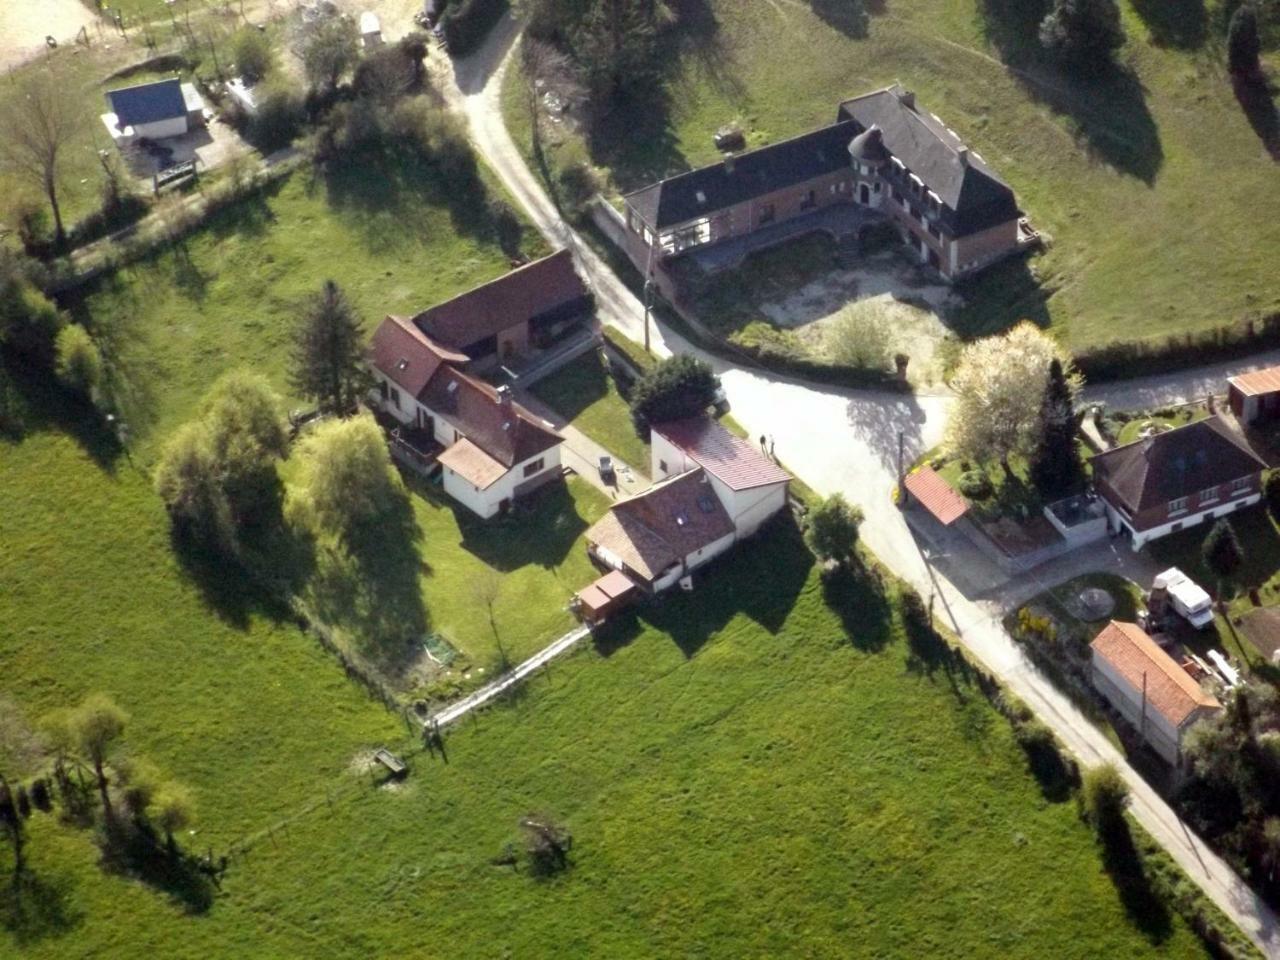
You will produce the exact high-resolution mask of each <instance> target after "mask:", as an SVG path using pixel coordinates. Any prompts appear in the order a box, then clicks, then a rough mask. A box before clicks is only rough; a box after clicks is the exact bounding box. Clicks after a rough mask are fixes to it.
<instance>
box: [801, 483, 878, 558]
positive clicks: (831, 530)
mask: <svg viewBox="0 0 1280 960" xmlns="http://www.w3.org/2000/svg"><path fill="white" fill-rule="evenodd" d="M862 519H863V516H862V510H861V509H859V508H858V507H855V506H850V505H849V504H848V502H846V500H845V499H844V497H843V496H841V495H840V494H838V493H836V494H833V495H832V496H830V497H827V498H826V499H824V500H821V501H820V502H819V503H817V504H816V505H815V506H814V507H813V509H812V510H810V511H809V515H808V517H806V521H807V522H806V524H805V531H804V539H805V543H807V544H808V545H809V549H810V550H812V551H813V552H814V554H815V555H816V556H817V557H818V559H820V560H834V561H835V562H836V563H840V564H846V563H848V562H849V561H851V560H852V559H853V557H854V555H855V553H856V552H857V548H858V527H859V526H860V525H861V523H862Z"/></svg>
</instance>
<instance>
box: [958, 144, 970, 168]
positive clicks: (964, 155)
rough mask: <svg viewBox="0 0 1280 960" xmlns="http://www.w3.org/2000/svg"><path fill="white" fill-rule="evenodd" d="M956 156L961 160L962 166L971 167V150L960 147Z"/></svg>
mask: <svg viewBox="0 0 1280 960" xmlns="http://www.w3.org/2000/svg"><path fill="white" fill-rule="evenodd" d="M956 156H957V157H959V158H960V166H962V167H967V166H968V165H969V148H968V147H960V148H959V149H958V150H957V151H956Z"/></svg>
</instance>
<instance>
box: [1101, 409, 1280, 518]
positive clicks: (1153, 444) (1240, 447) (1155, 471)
mask: <svg viewBox="0 0 1280 960" xmlns="http://www.w3.org/2000/svg"><path fill="white" fill-rule="evenodd" d="M1091 462H1092V463H1093V473H1094V478H1095V479H1096V480H1098V481H1099V482H1101V481H1105V482H1106V484H1107V486H1108V487H1110V488H1111V490H1112V492H1113V493H1114V494H1115V495H1116V496H1117V497H1119V498H1120V500H1121V502H1122V505H1123V506H1124V507H1126V508H1127V509H1128V510H1129V512H1130V513H1140V512H1141V511H1143V510H1149V509H1151V508H1153V507H1158V506H1162V505H1164V504H1166V503H1168V502H1169V501H1170V500H1177V499H1178V498H1180V497H1189V496H1191V495H1193V494H1196V493H1199V492H1200V491H1201V490H1207V489H1208V488H1209V487H1215V486H1218V485H1220V484H1224V483H1230V482H1231V481H1232V480H1238V479H1240V478H1241V477H1248V476H1252V475H1253V474H1255V473H1257V472H1259V471H1260V470H1264V469H1266V466H1267V465H1266V464H1265V463H1263V462H1262V461H1261V460H1260V459H1258V457H1257V455H1256V454H1255V453H1254V452H1253V451H1252V450H1250V449H1249V448H1248V446H1246V445H1245V443H1244V441H1243V440H1242V439H1240V438H1239V437H1238V436H1237V435H1236V434H1235V433H1234V432H1233V431H1232V430H1231V428H1230V427H1228V426H1227V425H1226V423H1224V422H1223V420H1222V418H1221V417H1218V416H1213V417H1210V418H1209V419H1207V420H1199V421H1197V422H1195V423H1189V424H1187V425H1186V426H1185V427H1178V428H1177V429H1175V430H1169V431H1167V432H1165V433H1158V434H1156V435H1155V436H1153V437H1149V438H1147V439H1145V440H1138V441H1135V442H1134V443H1127V444H1125V445H1124V446H1123V447H1116V448H1115V449H1114V450H1108V451H1107V452H1106V453H1099V454H1098V455H1096V456H1095V457H1093V459H1092V461H1091Z"/></svg>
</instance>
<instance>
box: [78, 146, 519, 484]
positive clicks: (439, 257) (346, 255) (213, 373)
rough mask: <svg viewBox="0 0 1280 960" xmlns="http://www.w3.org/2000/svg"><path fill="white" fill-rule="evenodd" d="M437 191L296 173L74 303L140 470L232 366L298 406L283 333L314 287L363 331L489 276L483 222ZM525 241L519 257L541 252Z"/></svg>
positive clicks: (488, 240) (389, 181) (363, 177)
mask: <svg viewBox="0 0 1280 960" xmlns="http://www.w3.org/2000/svg"><path fill="white" fill-rule="evenodd" d="M444 193H445V191H444V188H443V187H442V186H441V185H438V184H434V183H431V182H430V181H422V180H415V178H414V177H413V176H412V171H409V170H403V169H389V170H373V169H368V170H362V171H351V172H350V173H349V174H346V175H341V174H340V175H336V176H335V177H333V178H331V179H329V180H323V179H318V178H313V177H312V176H311V174H310V173H308V172H305V171H304V172H299V173H295V174H293V175H292V176H290V177H288V178H286V179H285V180H283V181H279V182H277V183H274V184H271V185H269V186H268V187H267V188H266V189H265V190H264V191H263V192H262V193H261V194H259V195H256V196H253V197H250V198H248V199H246V200H243V201H241V202H239V203H237V204H235V205H234V206H232V207H229V208H227V209H226V210H223V211H221V212H219V213H218V214H216V215H215V216H213V217H212V218H211V219H210V220H209V222H208V223H207V224H206V225H205V226H204V227H202V228H201V229H200V230H199V231H198V232H197V233H195V234H193V235H192V236H190V237H189V238H187V239H186V240H185V241H183V242H181V243H179V244H177V245H176V246H173V247H170V248H166V249H163V250H162V251H161V252H160V253H158V254H157V255H155V256H153V257H151V258H149V259H147V260H144V261H141V262H139V263H137V264H135V265H133V266H129V267H126V268H124V269H123V270H120V271H118V272H117V273H115V274H113V275H112V276H111V277H109V278H108V279H106V280H105V281H103V282H102V283H100V284H99V285H97V286H96V287H94V288H93V289H91V290H90V291H88V292H87V295H85V296H83V297H81V298H80V299H78V300H77V301H75V302H73V303H72V304H71V308H72V314H73V316H75V317H76V318H77V319H78V320H80V321H81V322H84V323H85V324H86V325H87V326H89V327H90V328H91V329H92V330H93V331H94V333H95V335H97V336H98V337H100V338H101V339H103V340H104V341H105V343H106V345H107V347H108V349H109V350H110V352H111V355H112V357H113V359H114V360H115V362H116V365H117V375H118V377H119V379H120V380H121V381H122V383H123V387H122V392H123V397H122V399H123V402H124V413H125V419H126V421H128V423H129V427H130V431H131V434H132V436H133V437H134V440H135V455H139V456H141V457H142V458H144V459H148V460H149V459H152V458H153V457H154V455H155V453H156V450H157V447H158V445H159V444H160V443H161V442H162V441H163V439H164V437H166V436H167V435H168V434H169V433H170V432H171V431H172V430H173V428H174V427H176V426H177V425H178V424H180V423H182V422H183V421H185V420H187V419H189V418H190V417H191V416H192V415H193V414H194V413H195V412H196V407H197V403H198V401H199V398H200V397H201V395H202V394H203V393H204V392H205V390H206V389H207V388H208V387H209V385H210V384H212V382H213V381H214V380H215V379H217V377H218V376H219V375H220V374H221V373H223V372H224V371H226V370H228V369H230V368H233V367H236V366H250V367H252V368H253V369H254V370H255V371H257V372H258V373H261V374H264V375H265V376H267V377H269V378H270V379H271V381H272V383H273V384H274V385H275V386H276V388H277V389H279V390H281V391H282V392H284V393H285V394H286V396H288V397H289V400H290V403H291V404H292V405H293V406H295V407H296V406H300V405H301V401H300V400H299V399H298V398H297V397H296V396H292V395H290V394H289V392H288V389H289V383H288V369H289V363H290V359H291V357H292V350H293V331H294V329H295V325H296V323H297V320H298V317H299V313H300V311H301V310H302V308H303V305H304V304H305V303H306V301H307V300H308V298H310V297H311V296H313V295H315V294H316V293H317V292H318V291H319V290H320V288H321V285H322V284H323V283H324V281H325V280H327V279H333V280H335V281H336V282H337V283H338V285H339V286H340V287H342V289H343V290H344V291H345V292H346V294H347V296H348V297H349V298H350V299H351V301H352V303H353V304H354V305H355V307H356V309H357V310H358V311H359V313H360V314H361V316H362V318H363V320H364V324H365V327H366V329H368V330H369V332H370V333H371V332H372V330H373V328H374V327H375V326H376V325H377V324H378V323H379V322H380V321H381V320H382V318H383V317H384V316H385V315H386V314H388V313H410V314H412V313H416V312H417V311H419V310H422V309H425V308H426V307H428V306H430V305H432V304H434V303H437V302H439V301H441V300H444V299H447V298H449V297H452V296H455V295H457V294H458V293H461V292H462V291H464V290H467V289H469V288H471V287H473V286H476V285H478V284H480V283H484V282H486V281H488V280H491V279H493V278H494V277H497V276H499V275H501V274H502V273H503V272H504V271H505V270H506V269H507V267H508V263H507V259H506V258H505V257H504V256H503V254H502V251H501V250H500V249H499V248H498V245H497V243H496V238H495V237H494V236H493V234H492V230H491V227H490V226H489V224H488V223H487V222H485V221H483V220H480V219H477V218H476V217H475V215H474V211H472V210H471V209H470V208H469V207H467V206H463V205H458V204H453V205H451V204H450V203H449V202H447V200H446V199H445V198H444V196H443V194H444ZM526 237H527V246H528V252H530V253H534V254H536V253H541V252H543V249H544V248H543V246H542V241H541V240H540V239H538V238H537V237H536V236H535V235H534V234H533V233H532V232H529V233H527V235H526Z"/></svg>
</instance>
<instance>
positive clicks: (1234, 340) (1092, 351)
mask: <svg viewBox="0 0 1280 960" xmlns="http://www.w3.org/2000/svg"><path fill="white" fill-rule="evenodd" d="M1277 347H1280V313H1273V314H1270V315H1268V316H1266V317H1263V318H1261V319H1253V320H1242V321H1239V322H1236V323H1228V324H1223V325H1222V326H1219V327H1214V328H1212V329H1209V330H1203V331H1200V332H1188V333H1174V334H1169V335H1168V336H1167V337H1164V338H1150V339H1146V340H1128V341H1115V342H1111V343H1105V344H1103V345H1101V346H1098V347H1092V348H1088V349H1085V350H1081V351H1078V352H1076V353H1075V355H1074V358H1073V359H1074V360H1075V366H1076V369H1077V370H1078V371H1079V372H1080V373H1081V374H1083V375H1084V377H1085V379H1086V380H1088V381H1090V382H1091V383H1098V382H1100V381H1103V380H1123V379H1126V378H1129V377H1141V376H1146V375H1147V374H1151V373H1168V372H1171V371H1174V370H1179V369H1183V368H1185V367H1198V366H1202V365H1204V364H1206V363H1212V362H1216V361H1222V360H1233V359H1236V358H1238V357H1247V356H1249V355H1251V354H1253V353H1258V352H1262V351H1264V350H1270V349H1274V348H1277Z"/></svg>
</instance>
